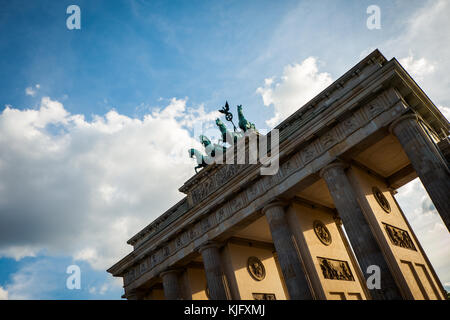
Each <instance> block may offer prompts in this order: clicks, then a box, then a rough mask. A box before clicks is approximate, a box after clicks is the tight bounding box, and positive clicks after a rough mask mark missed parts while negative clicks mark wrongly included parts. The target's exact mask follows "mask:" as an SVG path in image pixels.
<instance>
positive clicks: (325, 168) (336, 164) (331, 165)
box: [319, 161, 349, 178]
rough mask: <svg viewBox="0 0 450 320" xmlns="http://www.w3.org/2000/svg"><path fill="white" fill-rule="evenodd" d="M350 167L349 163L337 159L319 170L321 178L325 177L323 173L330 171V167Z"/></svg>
mask: <svg viewBox="0 0 450 320" xmlns="http://www.w3.org/2000/svg"><path fill="white" fill-rule="evenodd" d="M348 167H349V164H347V163H345V162H342V161H336V162H333V163H330V164H328V165H326V166H325V167H323V168H322V169H320V171H319V176H320V177H321V178H323V175H324V173H325V172H326V171H328V169H332V168H342V169H344V170H345V169H347V168H348Z"/></svg>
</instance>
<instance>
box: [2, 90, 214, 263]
mask: <svg viewBox="0 0 450 320" xmlns="http://www.w3.org/2000/svg"><path fill="white" fill-rule="evenodd" d="M186 101H187V100H186V99H171V100H170V101H169V104H168V105H167V106H165V107H164V108H161V109H159V110H156V111H154V112H152V113H151V114H146V115H145V116H143V117H142V118H141V119H138V118H130V117H128V116H125V115H122V114H119V113H118V112H116V111H114V110H111V111H109V112H108V113H107V114H105V115H104V116H99V115H95V116H93V119H92V120H91V121H87V120H86V119H85V118H84V116H83V115H79V114H70V113H69V112H67V110H65V108H64V106H63V104H62V103H60V102H58V101H55V100H52V99H50V98H48V97H45V98H43V99H42V100H41V104H40V106H39V108H36V109H27V110H19V109H15V108H13V107H11V106H7V107H6V108H5V109H4V110H3V112H2V113H0V150H2V152H1V153H0V256H7V257H14V258H16V259H20V258H22V257H24V256H33V255H36V254H38V253H41V252H44V251H45V254H48V255H61V254H62V255H65V256H72V257H74V258H75V259H78V260H83V261H88V262H89V263H90V264H91V265H92V266H93V267H94V268H96V269H100V270H105V269H106V268H107V267H109V266H111V264H112V263H114V262H116V261H117V260H118V258H121V257H122V256H123V255H125V254H126V253H127V252H129V251H130V249H131V248H130V247H129V246H128V245H127V244H126V240H128V239H129V238H130V237H131V236H132V235H134V234H135V233H136V232H138V231H139V230H140V229H141V228H143V227H144V226H145V225H147V224H148V223H150V222H151V221H152V220H153V219H155V218H156V217H158V216H159V215H160V214H162V213H163V212H164V211H165V210H167V209H168V208H169V207H170V206H171V205H173V204H174V203H175V202H176V201H178V200H179V199H180V198H181V197H182V196H183V195H182V194H180V193H179V192H178V188H179V187H180V186H181V185H182V184H183V182H184V181H186V180H187V179H188V178H189V177H190V176H192V174H193V167H194V166H195V163H194V162H195V161H194V160H192V159H189V158H188V155H187V151H186V150H187V148H190V147H197V148H199V149H200V148H201V146H200V144H199V142H198V141H197V139H194V138H193V137H192V131H193V130H194V129H195V128H196V127H198V126H201V122H203V121H207V120H209V119H213V118H214V117H215V116H216V114H214V113H206V112H205V111H204V109H203V108H202V107H199V108H188V107H187V105H186Z"/></svg>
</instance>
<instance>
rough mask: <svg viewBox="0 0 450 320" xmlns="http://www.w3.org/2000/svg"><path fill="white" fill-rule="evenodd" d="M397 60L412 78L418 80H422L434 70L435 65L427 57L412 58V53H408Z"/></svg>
mask: <svg viewBox="0 0 450 320" xmlns="http://www.w3.org/2000/svg"><path fill="white" fill-rule="evenodd" d="M399 62H400V63H401V64H402V65H403V67H404V68H405V69H406V71H408V72H409V74H410V75H411V76H412V77H413V78H415V79H418V80H422V79H423V78H424V77H425V76H426V75H429V74H431V73H433V72H434V70H435V66H434V65H433V64H431V63H430V62H429V61H428V60H427V59H425V58H420V59H414V55H413V54H412V53H410V55H409V56H407V57H406V58H402V59H400V60H399Z"/></svg>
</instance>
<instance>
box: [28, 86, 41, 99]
mask: <svg viewBox="0 0 450 320" xmlns="http://www.w3.org/2000/svg"><path fill="white" fill-rule="evenodd" d="M40 87H41V85H40V84H39V83H38V84H37V85H35V86H34V88H33V87H27V88H25V94H26V95H27V96H32V97H34V96H35V95H36V93H37V90H38V89H39V88H40Z"/></svg>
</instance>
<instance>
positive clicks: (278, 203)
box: [262, 200, 289, 214]
mask: <svg viewBox="0 0 450 320" xmlns="http://www.w3.org/2000/svg"><path fill="white" fill-rule="evenodd" d="M288 205H289V202H287V201H283V200H275V201H273V202H270V203H269V204H267V205H266V206H265V207H264V208H263V209H262V213H263V214H266V211H267V210H269V209H270V208H273V207H282V208H285V207H287V206H288Z"/></svg>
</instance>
